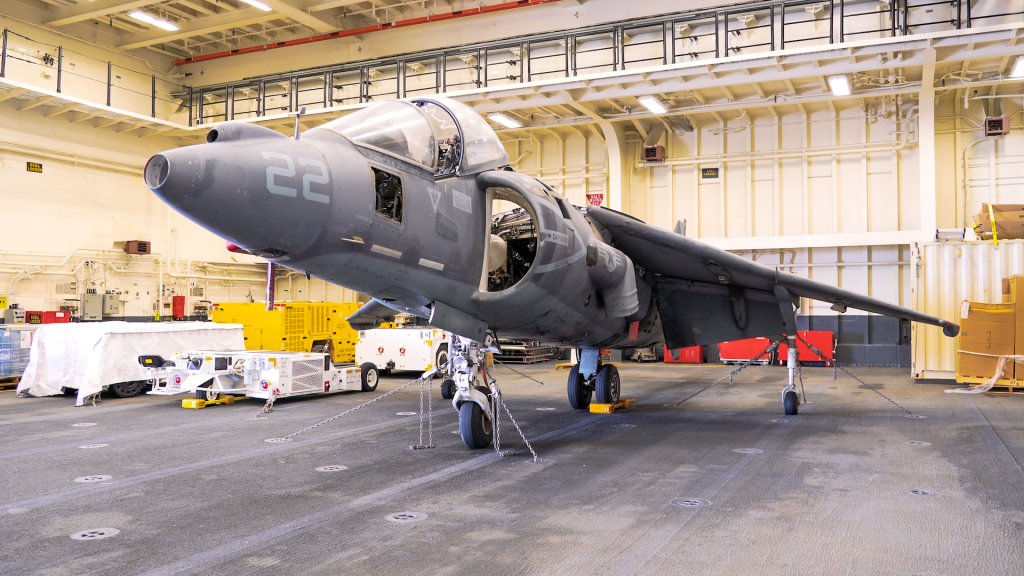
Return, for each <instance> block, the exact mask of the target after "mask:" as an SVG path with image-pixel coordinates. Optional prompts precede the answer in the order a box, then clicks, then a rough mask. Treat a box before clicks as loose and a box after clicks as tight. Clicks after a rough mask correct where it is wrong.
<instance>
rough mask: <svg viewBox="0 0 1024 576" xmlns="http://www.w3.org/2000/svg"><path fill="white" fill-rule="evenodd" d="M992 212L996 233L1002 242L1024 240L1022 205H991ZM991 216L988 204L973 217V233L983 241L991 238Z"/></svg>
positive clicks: (983, 205)
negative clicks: (1016, 239)
mask: <svg viewBox="0 0 1024 576" xmlns="http://www.w3.org/2000/svg"><path fill="white" fill-rule="evenodd" d="M992 212H993V214H992V215H994V216H995V221H996V233H998V235H999V238H1001V239H1003V240H1012V239H1015V238H1024V204H993V205H992ZM992 215H990V214H989V211H988V204H982V205H981V210H979V211H978V213H977V214H975V215H974V232H975V233H976V234H977V235H978V237H979V238H982V239H983V240H990V239H991V238H992Z"/></svg>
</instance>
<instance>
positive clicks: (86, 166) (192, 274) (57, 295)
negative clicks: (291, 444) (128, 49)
mask: <svg viewBox="0 0 1024 576" xmlns="http://www.w3.org/2000/svg"><path fill="white" fill-rule="evenodd" d="M28 143H31V144H28ZM176 145H177V142H175V141H173V140H169V139H159V138H150V139H143V138H137V137H134V136H128V135H116V134H114V133H112V132H109V131H104V132H98V131H96V130H92V129H90V128H87V127H85V125H84V124H83V125H76V124H71V123H69V122H66V121H64V120H63V119H61V118H54V119H43V118H39V117H35V116H32V117H29V116H28V115H23V116H18V115H17V114H13V115H10V117H5V118H4V122H2V123H0V174H2V175H3V177H2V178H0V206H2V213H3V214H4V216H5V218H4V226H3V229H2V232H0V234H2V238H3V240H2V242H0V296H7V297H8V298H9V301H10V302H13V303H17V304H19V305H20V306H21V307H22V308H25V309H28V310H56V309H58V308H59V307H60V306H61V305H64V304H73V303H75V301H76V300H77V299H78V298H79V296H80V294H81V293H83V292H85V290H86V289H90V288H91V289H95V290H97V291H99V292H104V291H107V290H115V291H118V292H121V293H122V296H121V298H122V300H123V303H124V305H123V313H124V314H125V315H127V316H152V315H153V311H154V309H156V307H157V306H158V304H159V303H166V305H167V306H168V307H167V308H160V310H161V312H162V313H163V315H169V314H170V308H169V305H170V302H171V296H173V295H184V296H187V297H188V298H187V304H188V305H187V309H188V310H189V311H191V310H192V306H193V305H194V304H196V303H198V302H199V301H201V300H210V301H213V302H218V301H243V300H247V299H250V298H252V299H255V300H256V301H261V300H263V299H264V282H265V274H266V269H265V265H264V264H263V263H262V261H261V260H259V259H257V258H254V257H251V256H244V255H239V254H232V253H230V252H228V251H227V250H226V249H225V247H224V241H223V240H221V239H220V238H217V237H215V236H214V235H212V234H210V233H209V232H207V231H205V230H203V229H202V228H200V227H198V226H196V225H195V224H193V223H192V222H190V221H188V220H186V219H185V218H183V217H182V216H180V215H179V214H178V213H176V212H174V211H173V210H171V209H170V208H168V207H167V206H166V205H164V204H163V203H162V202H161V201H160V200H159V199H158V198H157V197H156V196H155V195H154V194H153V193H152V192H150V191H149V190H148V189H147V188H146V187H145V185H144V184H143V181H142V166H143V165H144V164H145V162H146V160H147V158H148V157H149V156H150V155H151V154H152V153H155V152H157V151H159V150H161V149H165V148H170V147H173V146H176ZM27 162H40V163H42V164H43V173H42V174H36V173H32V172H28V171H27V170H26V163H27ZM126 240H148V241H150V242H151V243H152V247H153V254H151V255H148V256H129V255H127V254H125V253H124V252H123V251H122V250H121V248H120V245H119V242H123V241H126ZM161 281H162V282H161ZM70 283H74V284H73V285H71V286H69V284H70ZM161 286H162V287H163V290H162V292H161ZM277 290H278V299H279V300H289V299H292V300H306V299H312V300H340V301H353V300H355V299H356V294H355V293H353V292H351V291H349V290H344V289H342V288H340V287H337V286H334V285H329V284H327V283H325V282H323V281H320V280H316V279H313V280H307V279H306V278H305V276H300V275H295V274H291V275H288V274H287V271H285V272H284V273H282V276H281V277H280V279H279V280H278V283H277ZM200 292H201V293H202V295H200Z"/></svg>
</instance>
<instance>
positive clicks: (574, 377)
mask: <svg viewBox="0 0 1024 576" xmlns="http://www.w3.org/2000/svg"><path fill="white" fill-rule="evenodd" d="M615 378H616V381H618V373H617V372H616V374H615ZM566 388H567V390H566V391H567V392H568V393H569V405H570V406H572V407H573V408H575V409H577V410H586V409H587V407H589V406H590V395H591V392H592V390H591V388H590V386H588V385H587V383H586V381H584V379H583V376H580V365H579V364H576V365H575V366H573V367H572V370H569V382H568V385H567V386H566Z"/></svg>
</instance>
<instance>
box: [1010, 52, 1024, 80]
mask: <svg viewBox="0 0 1024 576" xmlns="http://www.w3.org/2000/svg"><path fill="white" fill-rule="evenodd" d="M1010 78H1024V56H1017V61H1016V62H1014V63H1013V68H1011V69H1010Z"/></svg>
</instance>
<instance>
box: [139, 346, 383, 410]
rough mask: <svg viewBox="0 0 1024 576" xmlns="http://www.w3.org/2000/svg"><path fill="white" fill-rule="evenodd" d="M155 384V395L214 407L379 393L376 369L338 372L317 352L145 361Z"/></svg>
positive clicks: (197, 354)
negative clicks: (237, 401)
mask: <svg viewBox="0 0 1024 576" xmlns="http://www.w3.org/2000/svg"><path fill="white" fill-rule="evenodd" d="M139 363H140V364H142V365H143V366H144V367H146V368H147V369H148V370H149V371H150V374H151V375H152V378H153V389H152V390H151V391H150V392H149V393H150V394H156V395H162V396H171V395H176V394H195V397H196V398H198V399H201V400H206V401H213V400H217V399H218V398H221V397H222V396H224V395H229V394H230V395H240V396H247V397H250V398H261V399H264V400H266V399H268V398H271V397H273V398H288V397H291V396H306V395H311V394H331V393H334V392H344V391H350V390H362V391H367V392H368V391H372V390H374V389H376V388H377V381H378V375H377V369H376V367H374V366H373V365H372V364H363V365H362V366H354V365H345V366H335V365H333V364H332V363H331V359H330V355H329V354H326V353H314V352H266V351H251V350H240V351H215V352H214V351H192V352H177V353H175V354H173V355H172V356H171V358H170V359H164V358H162V357H160V356H140V357H139Z"/></svg>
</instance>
